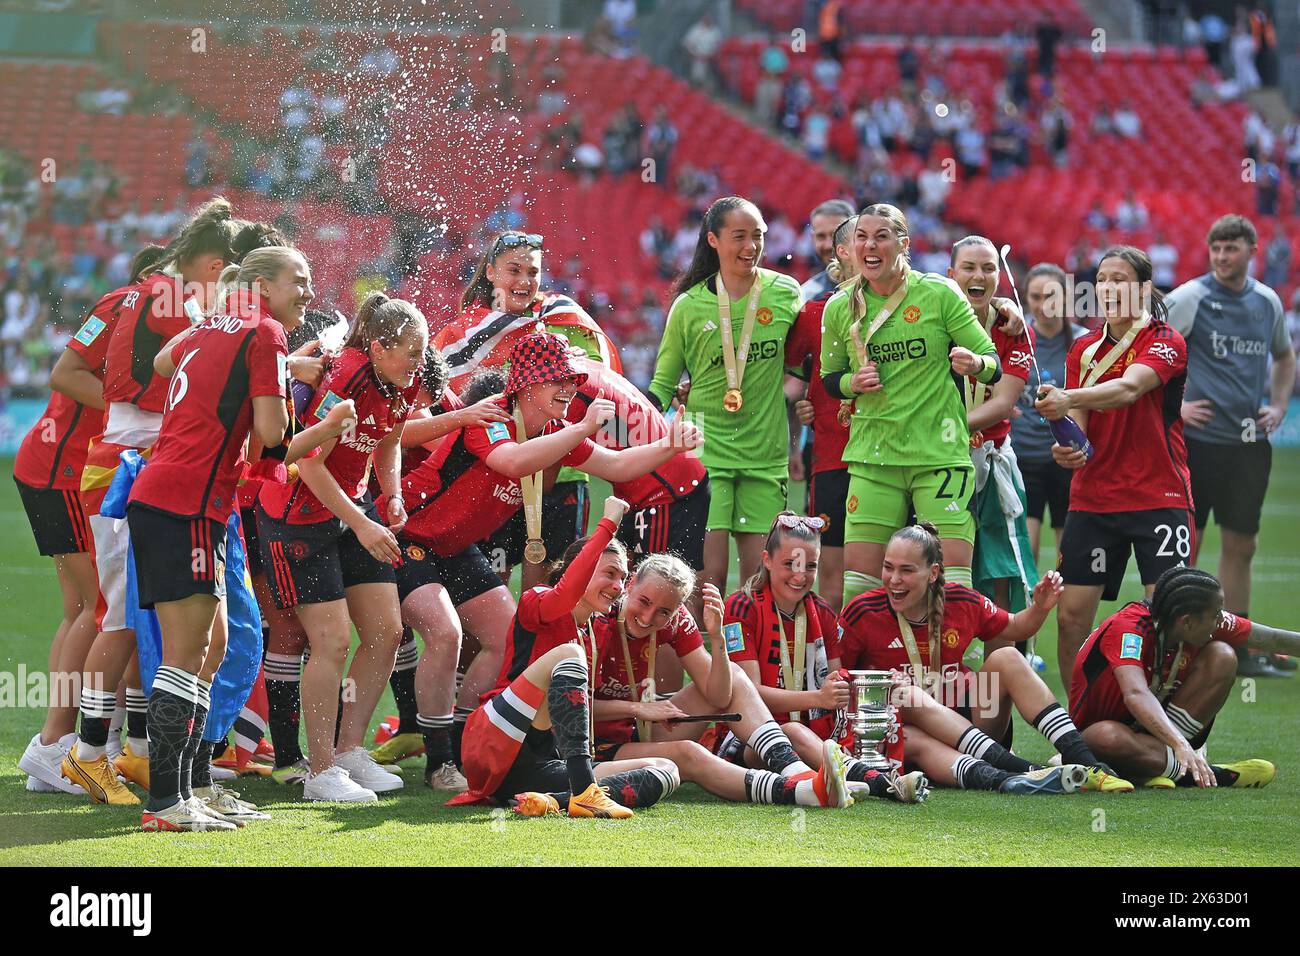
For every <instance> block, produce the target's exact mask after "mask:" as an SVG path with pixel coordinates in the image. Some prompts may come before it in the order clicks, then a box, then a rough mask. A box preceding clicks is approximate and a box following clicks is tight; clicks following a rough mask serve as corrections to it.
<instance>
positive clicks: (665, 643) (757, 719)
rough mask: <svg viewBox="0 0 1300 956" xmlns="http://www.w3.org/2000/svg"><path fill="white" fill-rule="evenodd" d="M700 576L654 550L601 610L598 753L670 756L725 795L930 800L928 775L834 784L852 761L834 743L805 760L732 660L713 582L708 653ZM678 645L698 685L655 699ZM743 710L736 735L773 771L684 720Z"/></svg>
mask: <svg viewBox="0 0 1300 956" xmlns="http://www.w3.org/2000/svg"><path fill="white" fill-rule="evenodd" d="M694 588H695V572H694V571H693V570H692V569H691V567H690V566H689V565H688V564H687V563H686V562H685V561H683V560H682V559H681V558H679V557H677V556H676V555H672V554H652V555H649V556H647V557H646V558H645V559H643V560H642V561H641V563H640V564H639V565H637V568H636V570H635V571H634V572H633V573H632V577H631V579H630V580H629V581H628V586H627V590H626V591H625V592H624V594H623V602H622V604H621V605H620V606H619V607H618V608H616V609H615V610H613V611H611V612H610V613H609V614H602V615H598V616H597V617H596V618H595V619H594V621H593V626H594V628H595V631H596V635H597V638H598V640H599V641H600V643H601V644H602V646H603V647H604V651H603V653H602V654H601V656H600V662H599V664H598V668H597V679H596V683H595V687H596V701H595V712H596V720H597V723H596V754H597V758H598V759H607V760H614V759H626V758H629V757H667V758H668V759H669V760H671V761H672V762H673V763H675V764H676V765H677V767H678V769H679V770H680V772H681V776H682V779H683V780H691V781H694V782H695V783H698V784H699V785H700V786H701V787H703V788H704V789H705V790H708V791H709V792H710V793H713V794H716V795H718V796H720V797H722V798H723V799H726V800H737V801H746V800H747V801H749V802H751V803H787V804H790V803H793V804H799V805H801V806H813V807H816V806H822V807H827V806H829V807H841V808H842V807H847V806H849V805H851V804H852V802H853V801H852V800H850V799H847V798H848V795H849V791H850V790H852V791H854V792H857V793H865V794H869V795H872V796H880V797H891V798H893V799H895V800H899V801H901V802H904V803H919V802H920V801H921V800H923V799H924V798H925V795H926V789H925V778H924V776H922V775H921V774H912V775H909V776H908V777H907V778H900V777H899V776H898V775H897V774H895V773H892V772H891V773H889V774H882V773H878V772H876V771H874V770H870V771H866V773H865V775H862V780H861V782H860V783H856V784H848V786H847V787H844V786H839V785H837V784H836V780H837V779H838V775H839V774H842V773H843V771H842V770H841V769H838V768H842V767H843V765H844V763H845V761H844V758H843V755H842V754H841V753H840V752H839V746H838V744H836V743H835V742H834V741H832V740H827V741H824V742H822V757H823V759H822V761H821V770H819V771H815V770H813V769H812V768H811V767H809V766H808V765H807V764H806V763H804V762H803V761H802V760H800V759H799V756H798V754H796V753H795V750H794V747H793V746H792V745H791V743H790V740H789V738H788V737H786V735H785V732H784V731H783V730H781V728H780V726H779V725H778V724H777V722H776V721H775V720H773V719H772V714H771V712H770V711H769V710H768V709H767V706H766V705H765V704H764V703H763V701H762V698H760V697H759V694H758V690H757V689H756V688H755V687H754V685H753V683H752V682H751V681H750V680H749V678H748V677H746V676H745V672H744V671H743V670H741V669H740V667H739V666H738V665H736V664H733V663H732V662H731V661H730V660H729V659H728V657H727V649H726V642H725V641H724V640H723V637H722V616H723V606H722V595H721V594H719V593H718V589H717V588H716V587H714V586H713V585H712V584H707V583H706V584H705V585H704V588H703V591H704V596H703V604H704V626H705V631H706V632H707V633H708V635H709V647H710V649H709V650H706V649H705V647H704V641H703V639H702V638H701V635H700V630H699V628H698V627H697V626H696V624H695V621H694V619H693V618H692V617H691V615H690V612H689V611H688V610H687V608H686V603H685V602H686V601H688V600H689V598H690V596H691V592H692V591H693V590H694ZM665 647H671V648H673V650H674V651H675V652H676V654H677V656H678V657H679V658H680V660H681V662H682V667H683V668H684V669H685V671H686V673H687V674H689V675H690V678H691V683H689V684H688V685H687V686H686V687H684V688H683V689H682V690H680V691H678V692H677V693H676V694H674V695H673V696H672V697H671V698H670V699H667V700H658V699H656V696H655V692H654V688H655V674H654V667H655V663H656V658H657V657H658V652H659V650H660V649H661V648H665ZM718 713H724V714H727V713H730V714H739V715H740V719H739V720H736V721H733V722H731V724H730V728H731V731H732V732H733V733H734V734H735V735H736V736H737V738H739V739H740V740H743V741H745V742H747V743H748V745H749V746H750V748H752V749H753V751H754V753H755V754H756V755H757V756H758V757H759V758H760V759H761V761H762V764H763V766H764V767H765V768H766V769H747V768H745V767H740V766H737V765H736V764H734V763H730V762H728V761H726V760H723V759H721V758H720V757H717V756H715V755H714V754H712V753H711V752H710V751H709V750H707V749H706V748H705V747H703V746H701V745H700V743H699V739H700V737H701V736H702V735H703V734H704V732H705V729H706V728H707V727H708V725H709V722H708V721H686V722H683V721H681V720H680V718H683V717H687V716H698V715H701V714H718Z"/></svg>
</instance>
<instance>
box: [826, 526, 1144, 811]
mask: <svg viewBox="0 0 1300 956" xmlns="http://www.w3.org/2000/svg"><path fill="white" fill-rule="evenodd" d="M884 575H885V577H884V581H885V584H884V587H880V588H876V589H875V590H872V591H867V592H866V593H864V594H860V595H858V596H857V597H856V598H854V599H853V600H852V601H850V602H849V603H848V605H847V606H846V607H845V608H844V612H843V614H842V615H841V617H840V621H841V625H842V627H843V635H842V637H841V640H840V655H841V658H842V660H843V662H844V665H845V666H846V667H849V668H869V669H872V670H894V671H898V672H900V673H904V674H909V675H910V678H911V680H912V682H914V683H915V684H917V685H919V686H921V687H924V688H926V689H927V690H930V691H931V692H932V693H933V694H934V696H936V697H938V699H939V700H940V701H941V702H942V703H943V704H945V705H946V706H948V707H949V708H951V709H953V710H955V711H957V712H958V713H959V714H961V715H962V717H964V718H966V719H969V720H970V721H971V723H972V725H973V726H972V727H971V728H970V729H971V731H973V733H971V732H968V733H966V734H965V735H964V736H962V737H960V738H959V739H957V740H956V746H957V749H958V750H960V751H962V752H963V753H966V754H970V755H971V756H973V757H984V756H985V754H986V752H987V751H988V749H989V748H990V746H992V745H993V742H994V741H1002V743H1003V745H1004V746H1003V747H1002V748H1001V749H1003V750H1006V748H1007V747H1009V745H1010V741H1009V739H1008V738H1009V736H1010V729H1011V706H1012V705H1015V708H1016V710H1018V711H1020V714H1021V716H1023V717H1024V718H1025V720H1026V721H1028V722H1029V723H1030V724H1031V725H1032V726H1033V727H1034V728H1035V729H1037V730H1038V732H1039V733H1041V734H1042V735H1043V736H1044V737H1046V738H1047V739H1048V740H1049V741H1050V742H1051V744H1052V746H1054V747H1055V748H1056V749H1057V750H1058V751H1060V753H1061V759H1062V761H1063V762H1064V764H1065V765H1066V767H1067V772H1066V775H1065V778H1066V779H1065V780H1064V781H1063V782H1064V784H1065V787H1064V789H1066V790H1067V791H1068V790H1070V789H1073V787H1072V786H1070V784H1071V783H1073V782H1075V781H1073V780H1071V779H1070V777H1071V776H1072V775H1073V776H1077V777H1078V778H1081V779H1080V780H1079V781H1078V782H1080V783H1082V789H1084V790H1100V791H1120V792H1127V791H1131V790H1132V789H1133V785H1132V784H1131V783H1129V782H1128V781H1126V780H1120V779H1119V778H1118V777H1116V776H1115V775H1114V773H1113V772H1112V771H1111V770H1110V768H1109V767H1107V766H1105V765H1104V764H1102V763H1101V762H1100V761H1099V760H1098V759H1097V757H1096V756H1095V755H1094V754H1093V752H1092V750H1090V749H1089V748H1088V745H1087V743H1086V742H1085V741H1084V738H1083V736H1082V735H1081V734H1080V733H1079V731H1078V730H1077V729H1076V728H1075V726H1074V724H1073V723H1072V722H1071V720H1070V715H1069V714H1068V713H1066V711H1065V708H1063V707H1062V706H1061V705H1060V704H1059V703H1057V701H1056V698H1055V697H1053V696H1052V692H1051V691H1050V690H1049V689H1048V687H1047V685H1046V684H1044V683H1043V681H1042V678H1040V677H1039V676H1038V675H1037V674H1035V673H1034V671H1033V668H1031V667H1030V665H1029V662H1028V661H1027V660H1025V658H1024V656H1023V655H1022V654H1020V652H1019V651H1017V650H1016V648H1015V647H1014V642H1016V641H1023V640H1027V639H1028V638H1029V637H1032V636H1033V635H1034V634H1035V633H1037V631H1038V629H1039V628H1041V627H1042V626H1043V622H1044V621H1045V620H1046V619H1047V615H1048V614H1049V613H1050V612H1051V610H1052V608H1053V607H1055V606H1056V602H1057V600H1058V599H1059V598H1060V596H1061V589H1062V584H1061V577H1060V575H1059V574H1057V573H1056V572H1055V571H1050V572H1048V573H1047V574H1046V575H1044V576H1043V579H1042V580H1041V581H1040V582H1039V583H1038V586H1037V587H1035V588H1034V593H1033V600H1032V603H1031V604H1030V605H1029V607H1027V608H1026V609H1025V610H1023V611H1020V612H1019V613H1017V614H1008V613H1007V612H1006V611H1004V610H1003V609H1002V608H1000V607H998V606H997V605H995V604H994V603H993V602H992V601H990V600H989V599H988V598H986V597H984V595H982V594H980V593H978V592H977V591H973V590H971V589H970V588H968V587H965V586H963V585H960V584H952V583H947V582H945V581H944V575H943V548H942V547H941V545H940V541H939V536H938V533H937V531H936V529H935V527H934V526H933V525H931V524H928V523H922V524H919V525H909V526H908V527H906V528H903V529H901V530H899V531H897V532H895V533H894V535H893V537H892V538H890V540H889V544H888V545H887V546H886V549H885V560H884ZM976 638H979V639H980V640H982V641H985V642H986V648H985V650H986V654H985V658H984V664H983V666H982V667H981V668H980V670H979V672H978V674H977V673H976V672H974V671H972V670H971V669H970V668H969V667H967V666H966V664H965V663H964V662H963V660H962V658H963V655H964V654H965V652H966V648H967V646H968V645H969V644H970V643H971V642H972V641H973V640H975V639H976ZM987 645H993V646H994V649H992V650H989V648H988V646H987ZM907 746H908V748H909V750H910V749H912V738H911V736H910V735H909V736H908V738H907ZM1007 752H1008V753H1009V751H1007ZM1015 760H1017V761H1019V758H1015ZM1019 762H1020V763H1022V764H1024V766H1023V767H1019V766H1018V765H1015V764H1012V765H1007V766H1005V767H1004V769H1007V770H1016V769H1019V770H1020V771H1021V772H1024V771H1026V770H1029V769H1032V765H1030V764H1028V763H1027V762H1025V761H1019ZM1072 765H1073V766H1072Z"/></svg>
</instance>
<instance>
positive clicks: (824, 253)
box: [799, 199, 855, 305]
mask: <svg viewBox="0 0 1300 956" xmlns="http://www.w3.org/2000/svg"><path fill="white" fill-rule="evenodd" d="M854 211H855V210H854V208H853V206H852V205H850V204H849V203H848V202H846V201H845V200H843V199H828V200H826V201H825V202H824V203H821V204H820V205H819V206H818V207H817V208H816V209H814V210H813V211H812V212H811V213H810V214H809V216H808V225H809V226H810V227H811V228H812V239H813V249H814V250H815V251H816V253H817V258H818V259H820V260H821V264H822V271H821V272H819V273H817V274H816V275H815V276H813V277H812V278H811V279H809V280H808V281H807V282H805V283H804V284H803V285H801V286H800V287H799V304H800V305H803V304H804V303H805V302H811V301H812V300H814V299H820V298H823V297H825V296H829V295H830V294H831V293H832V292H834V291H835V283H834V282H832V281H831V277H830V276H828V275H827V274H826V268H825V267H826V265H827V264H828V263H830V261H831V257H832V256H834V255H835V230H836V229H838V228H839V226H840V223H842V222H843V221H844V220H845V219H848V218H849V217H850V216H852V215H853V213H854Z"/></svg>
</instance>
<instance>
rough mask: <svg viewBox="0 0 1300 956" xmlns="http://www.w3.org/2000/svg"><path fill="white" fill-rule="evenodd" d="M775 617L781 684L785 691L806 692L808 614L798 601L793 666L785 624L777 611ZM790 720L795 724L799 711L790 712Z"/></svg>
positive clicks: (795, 613) (774, 600)
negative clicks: (779, 638)
mask: <svg viewBox="0 0 1300 956" xmlns="http://www.w3.org/2000/svg"><path fill="white" fill-rule="evenodd" d="M772 605H773V606H775V605H776V598H772ZM776 617H777V621H778V623H781V682H782V683H783V684H785V689H786V690H806V689H807V688H805V687H804V679H803V674H804V669H805V668H806V667H807V666H808V613H807V611H805V610H804V602H803V601H800V602H799V606H798V607H797V608H796V609H795V612H794V658H795V659H794V665H793V666H791V663H790V646H789V644H788V643H787V641H786V639H785V624H784V623H783V622H782V621H781V614H780V612H779V611H778V613H777V615H776ZM790 719H791V720H793V721H795V722H796V723H797V722H798V721H799V711H797V710H795V711H791V712H790Z"/></svg>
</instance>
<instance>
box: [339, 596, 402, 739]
mask: <svg viewBox="0 0 1300 956" xmlns="http://www.w3.org/2000/svg"><path fill="white" fill-rule="evenodd" d="M347 607H348V614H349V615H350V616H351V618H352V620H353V621H354V622H355V624H356V626H357V635H358V636H359V637H360V643H359V644H358V646H357V651H356V653H355V654H353V655H352V666H351V667H350V668H349V669H348V679H349V681H350V684H349V686H350V687H351V689H352V690H353V694H352V697H351V699H349V695H348V694H346V693H345V694H344V695H343V724H342V726H341V727H340V728H339V742H338V751H339V752H340V753H346V752H347V751H349V750H352V749H353V748H355V747H363V746H365V740H366V728H367V727H368V726H369V724H370V718H371V717H373V716H374V713H375V708H376V707H377V706H379V698H380V697H382V696H383V694H384V688H385V687H387V686H388V675H389V674H391V673H392V672H393V661H394V660H395V659H396V658H397V645H398V644H399V643H401V640H402V615H401V611H400V609H399V607H398V601H397V585H395V584H356V585H353V586H352V587H350V588H348V589H347Z"/></svg>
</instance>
